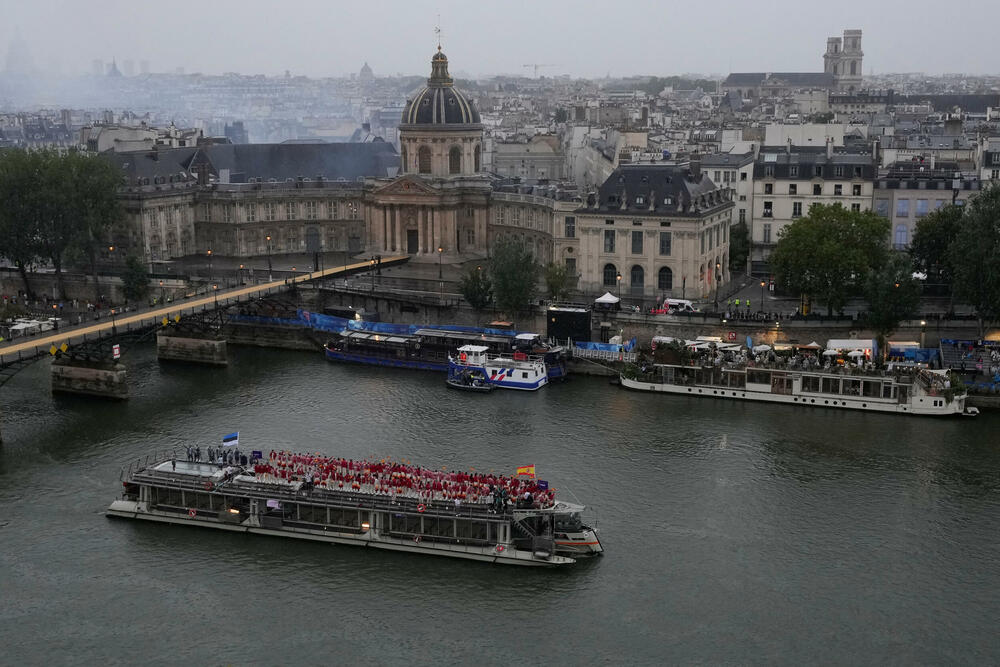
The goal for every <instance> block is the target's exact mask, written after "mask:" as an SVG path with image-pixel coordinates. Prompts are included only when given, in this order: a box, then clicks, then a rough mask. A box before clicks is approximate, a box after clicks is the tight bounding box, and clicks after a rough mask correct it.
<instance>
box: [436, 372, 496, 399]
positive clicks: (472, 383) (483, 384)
mask: <svg viewBox="0 0 1000 667" xmlns="http://www.w3.org/2000/svg"><path fill="white" fill-rule="evenodd" d="M447 385H448V386H449V387H451V388H452V389H461V390H462V391H473V392H479V393H482V394H488V393H490V392H491V391H493V389H494V388H495V387H494V385H493V384H491V383H490V381H489V378H487V377H486V376H485V375H483V373H482V372H481V371H479V370H477V369H474V368H460V367H458V366H451V367H449V368H448V380H447Z"/></svg>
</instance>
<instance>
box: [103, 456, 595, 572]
mask: <svg viewBox="0 0 1000 667" xmlns="http://www.w3.org/2000/svg"><path fill="white" fill-rule="evenodd" d="M121 479H122V483H123V493H122V495H121V497H120V498H119V499H117V500H115V501H114V502H112V503H111V506H110V507H109V508H108V511H107V514H108V516H110V517H121V518H128V519H142V520H146V521H157V522H161V523H173V524H184V525H190V526H200V527H205V528H215V529H219V530H229V531H237V532H243V533H256V534H261V535H272V536H284V537H295V538H299V539H306V540H315V541H319V542H329V543H332V544H346V545H356V546H363V547H370V548H376V549H388V550H394V551H408V552H414V553H424V554H432V555H440V556H451V557H455V558H466V559H471V560H479V561H486V562H490V563H500V564H510V565H530V566H557V565H568V564H571V563H573V562H575V561H576V560H577V559H579V558H582V557H587V556H594V555H597V554H600V553H601V552H602V551H603V547H602V546H601V542H600V540H599V539H598V537H597V533H596V531H595V530H594V529H593V528H592V527H590V526H587V525H585V524H584V523H583V520H582V512H583V511H584V509H585V508H584V506H582V505H578V504H574V503H569V502H565V501H561V500H557V499H556V497H555V492H554V491H553V490H550V489H548V488H547V485H546V484H545V483H544V482H538V481H535V480H533V479H532V480H524V479H521V478H518V477H506V476H499V475H493V474H492V473H491V474H489V475H487V474H484V473H474V472H469V473H464V472H463V473H458V472H444V471H432V470H427V469H425V468H420V467H416V466H412V465H409V464H402V463H393V462H388V461H385V460H379V461H352V460H346V459H336V458H330V457H324V456H318V455H313V454H290V453H287V452H271V454H270V455H269V457H267V458H266V459H263V460H257V459H252V462H251V464H249V465H247V466H227V467H221V466H220V465H219V464H216V463H207V462H201V461H197V460H181V459H177V458H175V457H174V456H173V455H172V454H169V453H168V454H162V455H158V456H151V457H147V458H146V459H145V460H140V461H136V462H133V463H132V464H130V465H129V466H128V467H126V468H123V469H122V474H121ZM525 494H528V495H527V496H526V495H525Z"/></svg>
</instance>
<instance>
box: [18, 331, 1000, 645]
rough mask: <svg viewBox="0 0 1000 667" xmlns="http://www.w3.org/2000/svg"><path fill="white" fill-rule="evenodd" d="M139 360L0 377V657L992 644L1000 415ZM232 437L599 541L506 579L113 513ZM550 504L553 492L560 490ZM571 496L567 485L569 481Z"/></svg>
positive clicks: (274, 356) (243, 362)
mask: <svg viewBox="0 0 1000 667" xmlns="http://www.w3.org/2000/svg"><path fill="white" fill-rule="evenodd" d="M230 362H231V364H230V366H229V367H228V368H227V369H212V368H197V367H189V366H172V365H162V366H161V365H159V364H158V363H157V361H156V358H155V352H154V350H153V348H152V346H149V347H147V348H139V349H137V350H134V351H133V352H131V353H130V355H129V358H128V359H127V363H128V367H129V374H130V377H129V382H130V385H131V392H132V397H131V399H130V400H129V401H127V402H124V403H111V402H103V401H94V400H86V399H72V398H53V397H52V396H51V395H50V394H49V391H48V362H42V363H39V364H36V365H35V366H34V367H32V368H29V369H28V370H26V371H24V372H22V374H21V375H19V376H17V377H16V378H15V379H14V380H13V381H12V382H10V383H9V384H7V385H6V386H5V387H3V389H2V391H0V406H2V422H3V436H4V444H3V445H2V448H0V647H2V648H0V651H2V654H0V663H3V664H40V663H45V664H81V665H104V664H149V665H158V664H185V665H216V664H234V665H250V664H305V665H311V664H365V665H380V664H420V665H423V664H435V665H436V664H483V665H509V664H518V663H521V664H523V663H526V662H528V661H530V662H531V663H538V664H557V665H573V664H644V665H648V664H664V663H670V664H673V663H681V664H687V663H703V664H704V663H707V664H717V663H723V662H725V663H765V662H777V663H784V664H803V663H816V662H819V663H825V664H829V663H840V664H876V663H878V664H884V663H910V664H912V663H922V664H955V663H975V664H987V663H996V662H997V661H998V660H1000V630H998V625H997V623H998V620H1000V436H998V430H1000V417H998V416H996V415H995V414H993V415H991V414H989V413H986V414H984V415H982V416H981V417H979V418H978V419H963V418H954V419H949V420H934V419H924V418H907V417H897V416H888V415H875V414H860V413H854V412H839V411H835V410H824V409H819V408H813V409H808V408H802V407H798V406H795V407H793V406H776V405H775V406H772V405H761V404H752V403H729V402H723V401H717V400H714V399H698V398H690V397H672V396H655V395H647V394H638V393H629V392H626V391H623V390H620V389H617V388H615V387H612V386H609V385H608V383H607V381H606V380H603V379H602V380H598V379H594V378H583V377H578V378H574V379H573V380H571V381H570V382H568V383H565V384H556V385H552V386H549V387H546V388H544V389H542V390H541V391H540V392H537V393H525V392H513V391H497V392H494V393H493V394H491V395H478V394H473V395H469V394H463V393H458V392H453V391H449V390H447V389H446V388H445V386H444V379H443V376H441V375H436V374H433V373H423V372H415V371H398V370H386V369H376V368H367V367H359V366H341V365H335V364H329V363H326V362H325V361H323V359H322V358H321V357H320V356H319V355H318V354H316V355H313V354H307V353H294V352H279V351H272V350H252V349H230ZM235 430H239V431H240V437H241V443H240V444H241V446H242V447H243V448H244V449H247V450H249V449H251V448H253V449H263V450H270V449H271V448H284V449H295V450H299V451H302V450H315V451H321V452H325V453H328V454H336V455H341V456H346V457H354V458H358V457H362V456H367V455H372V454H379V455H387V456H393V457H395V458H406V459H411V460H413V461H414V462H416V463H419V464H422V465H424V466H427V467H434V466H441V465H447V466H448V467H453V468H459V467H461V468H469V467H474V468H477V469H479V470H488V469H493V470H496V471H498V472H500V471H503V472H506V473H512V472H513V470H514V468H515V466H518V465H524V464H531V463H534V464H536V465H537V467H538V471H539V473H540V476H541V477H543V478H546V479H548V480H549V481H550V483H551V484H552V485H553V486H554V487H555V488H557V489H559V490H560V492H572V493H573V494H575V495H576V497H578V498H579V499H580V501H582V502H584V503H586V504H587V505H589V506H591V507H593V508H594V510H595V513H596V522H597V523H596V525H597V528H598V530H599V532H600V535H601V539H602V541H603V543H604V546H605V548H606V550H607V551H606V554H605V555H604V557H602V558H599V559H595V560H592V561H589V562H584V563H579V564H577V565H575V566H572V567H569V568H565V569H559V570H552V571H549V570H535V569H529V568H515V567H501V566H495V565H488V564H482V563H476V562H465V561H461V560H453V559H447V558H434V557H428V556H417V555H408V554H397V553H391V552H381V551H371V550H363V549H360V548H356V547H347V546H330V545H324V544H316V543H306V542H300V541H296V540H291V539H278V538H265V537H259V536H247V535H236V534H229V533H224V532H216V531H210V530H203V529H197V528H189V527H175V526H167V525H157V524H145V523H142V522H133V521H122V520H110V519H107V518H106V517H105V516H104V514H103V512H104V510H105V508H106V507H107V506H108V504H109V503H110V502H111V501H112V500H113V499H114V498H115V497H116V495H117V494H118V493H119V490H120V483H119V480H118V474H119V468H120V466H121V465H122V463H123V462H125V461H126V460H128V459H130V458H135V457H138V456H140V455H145V454H146V453H148V452H150V451H151V450H154V449H163V448H169V447H180V448H183V447H184V446H185V445H187V444H195V443H197V444H200V445H201V446H202V449H203V450H204V449H205V448H206V447H207V446H208V445H214V444H216V443H217V442H219V440H220V438H221V436H222V435H224V434H226V433H229V432H231V431H235ZM561 495H563V496H564V497H566V496H567V493H561ZM568 498H569V499H572V496H568Z"/></svg>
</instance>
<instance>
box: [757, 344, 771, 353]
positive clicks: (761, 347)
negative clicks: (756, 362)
mask: <svg viewBox="0 0 1000 667" xmlns="http://www.w3.org/2000/svg"><path fill="white" fill-rule="evenodd" d="M753 351H754V354H760V353H761V352H770V351H771V346H770V345H754V346H753Z"/></svg>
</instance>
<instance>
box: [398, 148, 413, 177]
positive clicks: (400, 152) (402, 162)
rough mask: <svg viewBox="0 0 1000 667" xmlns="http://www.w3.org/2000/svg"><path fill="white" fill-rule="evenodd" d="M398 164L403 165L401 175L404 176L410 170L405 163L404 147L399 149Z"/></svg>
mask: <svg viewBox="0 0 1000 667" xmlns="http://www.w3.org/2000/svg"><path fill="white" fill-rule="evenodd" d="M399 162H400V164H402V165H403V173H404V174H405V173H406V172H407V171H409V169H410V165H408V164H407V163H406V147H405V146H404V147H402V148H400V149H399Z"/></svg>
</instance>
